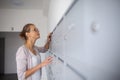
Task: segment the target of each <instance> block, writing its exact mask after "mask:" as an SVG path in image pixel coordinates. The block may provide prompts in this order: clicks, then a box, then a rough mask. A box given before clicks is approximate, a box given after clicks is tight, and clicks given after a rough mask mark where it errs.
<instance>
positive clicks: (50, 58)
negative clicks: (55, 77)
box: [41, 56, 53, 67]
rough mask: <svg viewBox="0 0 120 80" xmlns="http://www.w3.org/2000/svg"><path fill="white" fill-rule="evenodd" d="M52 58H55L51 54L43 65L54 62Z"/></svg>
mask: <svg viewBox="0 0 120 80" xmlns="http://www.w3.org/2000/svg"><path fill="white" fill-rule="evenodd" d="M52 58H53V57H51V56H49V57H47V58H46V59H45V60H44V61H43V62H42V63H41V65H42V67H43V66H46V65H48V64H50V63H51V62H52Z"/></svg>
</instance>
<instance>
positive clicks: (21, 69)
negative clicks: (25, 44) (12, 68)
mask: <svg viewBox="0 0 120 80" xmlns="http://www.w3.org/2000/svg"><path fill="white" fill-rule="evenodd" d="M16 64H17V76H18V80H24V79H25V72H26V69H27V56H26V54H25V51H24V49H23V48H22V47H21V48H19V49H18V51H17V53H16Z"/></svg>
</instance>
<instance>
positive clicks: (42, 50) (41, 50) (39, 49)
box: [35, 46, 48, 53]
mask: <svg viewBox="0 0 120 80" xmlns="http://www.w3.org/2000/svg"><path fill="white" fill-rule="evenodd" d="M35 47H36V48H37V50H38V51H39V52H41V53H45V52H46V51H47V50H48V49H46V48H44V47H37V46H35Z"/></svg>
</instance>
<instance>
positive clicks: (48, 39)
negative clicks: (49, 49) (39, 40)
mask: <svg viewBox="0 0 120 80" xmlns="http://www.w3.org/2000/svg"><path fill="white" fill-rule="evenodd" d="M51 36H52V33H49V34H48V36H47V42H50V41H51Z"/></svg>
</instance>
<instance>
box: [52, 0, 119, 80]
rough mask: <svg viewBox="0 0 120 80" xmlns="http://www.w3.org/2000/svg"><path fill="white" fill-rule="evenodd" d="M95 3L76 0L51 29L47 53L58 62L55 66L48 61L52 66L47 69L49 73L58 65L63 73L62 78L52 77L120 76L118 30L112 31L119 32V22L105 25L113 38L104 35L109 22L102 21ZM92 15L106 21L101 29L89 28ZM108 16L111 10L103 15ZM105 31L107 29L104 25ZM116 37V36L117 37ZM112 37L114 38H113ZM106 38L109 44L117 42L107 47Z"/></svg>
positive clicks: (109, 79) (95, 79)
mask: <svg viewBox="0 0 120 80" xmlns="http://www.w3.org/2000/svg"><path fill="white" fill-rule="evenodd" d="M101 3H102V1H101ZM97 4H99V3H96V6H97ZM91 6H92V7H91ZM96 6H95V5H93V4H92V2H91V1H86V0H85V1H84V0H78V1H76V3H75V4H74V5H73V6H72V8H71V9H70V10H69V11H68V13H67V14H66V15H65V16H64V17H63V19H62V20H61V21H60V23H59V25H57V27H56V29H55V30H54V32H53V35H52V42H51V46H50V53H52V54H54V56H55V58H56V59H57V62H59V61H60V62H61V63H58V64H61V66H57V67H56V68H55V67H54V64H52V65H51V66H50V67H54V69H52V70H51V71H52V72H53V74H56V73H57V72H58V73H59V69H61V71H62V72H63V74H64V75H62V76H61V77H62V78H59V79H57V78H56V79H54V80H73V79H74V78H75V79H76V80H114V79H115V80H119V79H120V78H119V76H120V68H119V67H120V62H119V60H120V55H119V53H120V49H118V48H120V44H119V41H118V40H116V38H118V37H119V34H116V33H120V32H119V31H118V29H120V28H119V25H120V23H117V24H118V26H117V27H116V29H113V28H114V26H111V27H110V28H109V29H110V30H111V31H112V33H113V34H114V35H113V36H114V37H115V36H116V38H114V39H112V40H109V38H105V37H106V35H107V36H110V35H109V34H106V27H107V26H108V24H110V23H104V18H102V17H99V15H98V13H97V11H96V10H97V7H96ZM99 6H100V7H102V6H101V5H99ZM91 11H93V12H96V14H95V16H94V15H93V14H91ZM105 13H106V12H105ZM118 15H119V14H118ZM96 16H97V20H100V21H101V22H100V23H101V24H103V25H107V26H103V31H101V32H93V31H92V29H91V24H92V21H93V20H94V18H95V19H96ZM109 16H112V14H111V15H108V16H107V17H109ZM119 16H120V15H119ZM104 17H106V16H104ZM101 19H103V20H101ZM105 19H106V18H105ZM119 20H120V19H119ZM111 24H112V25H113V24H114V23H111ZM107 31H108V32H109V33H111V32H110V31H109V30H108V29H107ZM102 39H104V40H102ZM118 39H119V40H120V37H119V38H118ZM114 40H115V41H117V42H114ZM107 41H109V44H110V45H112V44H113V43H115V44H116V43H118V44H117V46H114V45H113V46H111V47H110V46H108V45H106V44H105V42H106V43H107ZM104 48H106V49H104ZM109 48H111V50H110V49H109ZM113 52H115V53H113ZM55 65H57V64H55ZM53 76H55V77H56V76H60V75H59V74H58V75H53Z"/></svg>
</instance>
